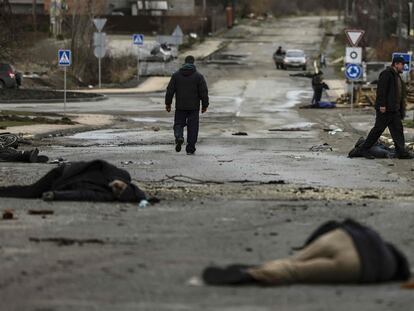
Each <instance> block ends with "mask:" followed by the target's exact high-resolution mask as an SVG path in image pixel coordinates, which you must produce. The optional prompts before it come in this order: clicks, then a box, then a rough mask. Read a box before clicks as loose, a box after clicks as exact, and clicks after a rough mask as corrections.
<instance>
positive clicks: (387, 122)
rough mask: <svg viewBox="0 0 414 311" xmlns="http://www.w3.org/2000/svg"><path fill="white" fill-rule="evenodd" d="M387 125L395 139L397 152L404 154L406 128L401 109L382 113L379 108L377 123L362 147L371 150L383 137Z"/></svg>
mask: <svg viewBox="0 0 414 311" xmlns="http://www.w3.org/2000/svg"><path fill="white" fill-rule="evenodd" d="M387 127H388V129H389V130H390V133H391V137H392V139H393V140H394V145H395V151H396V154H397V155H398V154H404V153H405V152H406V150H405V139H404V129H403V125H402V121H401V113H400V112H399V111H390V112H384V113H381V112H380V111H378V110H377V117H376V119H375V125H374V127H373V128H372V130H371V132H369V134H368V137H367V139H366V140H365V143H363V144H362V146H361V147H360V148H361V149H363V150H369V149H370V148H371V147H372V146H373V145H374V144H375V143H376V142H377V140H378V139H379V138H380V137H381V135H382V133H383V132H384V131H385V129H386V128H387Z"/></svg>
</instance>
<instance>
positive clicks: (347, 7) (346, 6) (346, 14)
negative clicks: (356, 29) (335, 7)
mask: <svg viewBox="0 0 414 311" xmlns="http://www.w3.org/2000/svg"><path fill="white" fill-rule="evenodd" d="M348 18H349V0H345V14H344V20H345V23H348Z"/></svg>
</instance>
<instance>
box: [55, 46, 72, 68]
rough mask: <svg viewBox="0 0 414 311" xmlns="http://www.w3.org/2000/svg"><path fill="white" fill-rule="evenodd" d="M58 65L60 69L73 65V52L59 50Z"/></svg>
mask: <svg viewBox="0 0 414 311" xmlns="http://www.w3.org/2000/svg"><path fill="white" fill-rule="evenodd" d="M58 63H59V66H60V67H68V66H70V65H71V64H72V51H71V50H59V51H58Z"/></svg>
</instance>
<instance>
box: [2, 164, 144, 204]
mask: <svg viewBox="0 0 414 311" xmlns="http://www.w3.org/2000/svg"><path fill="white" fill-rule="evenodd" d="M0 197H13V198H43V199H44V200H48V201H52V200H56V201H59V200H60V201H97V202H99V201H101V202H104V201H121V202H141V201H142V200H145V199H146V197H145V193H144V192H143V191H142V190H140V189H139V188H138V187H137V186H136V185H134V184H132V183H131V176H130V175H129V173H128V172H127V171H125V170H123V169H120V168H117V167H116V166H114V165H112V164H110V163H108V162H105V161H102V160H95V161H90V162H74V163H71V164H63V165H61V166H59V167H56V168H54V169H52V170H51V171H50V172H48V173H47V174H46V175H45V176H43V177H42V178H41V179H39V180H38V181H37V182H35V183H34V184H32V185H28V186H8V187H0Z"/></svg>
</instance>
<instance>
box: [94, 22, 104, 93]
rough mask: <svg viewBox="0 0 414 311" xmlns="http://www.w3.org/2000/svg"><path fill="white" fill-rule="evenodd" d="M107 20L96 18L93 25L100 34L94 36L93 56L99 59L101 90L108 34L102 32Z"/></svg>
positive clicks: (96, 33)
mask: <svg viewBox="0 0 414 311" xmlns="http://www.w3.org/2000/svg"><path fill="white" fill-rule="evenodd" d="M106 21H107V19H106V18H95V19H94V20H93V23H94V24H95V27H96V29H97V30H98V32H95V33H94V34H93V45H94V47H95V48H94V49H93V54H95V56H96V57H97V58H98V75H99V78H98V80H99V88H101V87H102V81H101V80H102V79H101V77H102V68H101V59H102V58H103V57H105V54H106V33H104V32H101V31H102V29H103V28H104V27H105V24H106Z"/></svg>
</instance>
